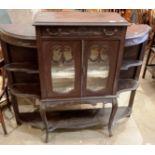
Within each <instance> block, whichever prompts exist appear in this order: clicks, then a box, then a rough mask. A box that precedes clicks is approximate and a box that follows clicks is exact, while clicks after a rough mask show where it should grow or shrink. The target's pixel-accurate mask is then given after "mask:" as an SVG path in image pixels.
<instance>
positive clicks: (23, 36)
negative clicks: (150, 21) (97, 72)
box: [0, 24, 150, 47]
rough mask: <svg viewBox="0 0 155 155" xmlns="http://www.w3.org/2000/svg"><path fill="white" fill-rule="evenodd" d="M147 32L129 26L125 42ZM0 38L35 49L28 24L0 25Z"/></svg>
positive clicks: (144, 29) (141, 28)
mask: <svg viewBox="0 0 155 155" xmlns="http://www.w3.org/2000/svg"><path fill="white" fill-rule="evenodd" d="M149 31H150V27H149V26H148V25H144V24H139V25H136V24H131V25H129V26H128V28H127V32H126V37H125V42H126V43H127V42H129V41H130V42H132V40H133V39H137V38H142V37H145V36H146V35H148V32H149ZM0 36H1V39H3V40H4V41H6V42H9V43H12V44H17V45H20V44H21V46H22V43H23V46H31V47H36V33H35V28H34V26H32V25H30V24H19V25H17V24H5V25H3V24H1V25H0ZM14 40H15V41H14ZM24 43H25V44H24Z"/></svg>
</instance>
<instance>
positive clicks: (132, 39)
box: [0, 12, 150, 142]
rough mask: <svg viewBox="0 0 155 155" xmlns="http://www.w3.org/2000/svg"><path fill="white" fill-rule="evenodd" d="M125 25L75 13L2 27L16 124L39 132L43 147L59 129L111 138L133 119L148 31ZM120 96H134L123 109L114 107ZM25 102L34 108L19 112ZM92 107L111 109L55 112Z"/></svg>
mask: <svg viewBox="0 0 155 155" xmlns="http://www.w3.org/2000/svg"><path fill="white" fill-rule="evenodd" d="M75 17H76V18H75ZM127 25H128V23H127V22H126V21H125V20H124V19H123V18H122V17H120V15H118V14H116V13H80V12H57V13H52V12H43V13H39V14H38V15H37V16H36V17H35V19H34V23H33V26H32V25H20V24H19V25H18V24H9V25H0V41H1V46H2V51H3V55H4V59H5V66H4V68H5V70H6V73H7V78H8V88H9V90H10V98H11V102H12V105H13V109H14V112H15V118H16V120H17V123H18V124H21V123H23V122H30V124H33V126H35V127H37V128H44V129H45V131H46V137H45V141H46V142H47V141H48V133H49V132H51V131H53V130H55V129H61V128H63V129H64V128H70V129H78V128H86V127H91V126H97V125H102V126H104V125H106V126H108V132H109V136H112V131H111V128H112V125H113V123H114V122H116V121H117V120H119V119H121V118H124V117H129V116H130V114H131V111H132V107H133V103H134V102H133V101H134V97H135V93H136V89H137V87H138V78H139V75H140V70H141V66H142V62H143V58H144V51H145V45H146V42H147V38H148V33H149V31H150V28H149V26H147V25H135V24H134V25H129V26H128V28H127ZM126 30H127V31H126ZM125 91H131V95H130V99H129V103H128V106H121V107H119V106H118V102H117V97H118V96H119V94H120V93H121V92H125ZM23 97H24V98H25V97H26V98H27V97H28V98H33V100H34V103H33V105H32V106H34V109H30V110H29V111H28V112H23V111H20V103H19V100H18V99H19V98H23ZM96 103H103V104H105V103H111V104H112V107H108V108H107V107H104V106H103V107H102V106H101V107H100V108H98V107H94V108H92V109H75V110H73V111H69V110H66V109H64V110H63V112H62V111H56V112H54V111H53V109H52V108H55V107H56V108H57V107H59V106H60V107H61V106H62V107H61V108H63V106H64V105H67V106H71V105H75V104H78V105H80V107H81V104H88V105H93V106H94V105H96ZM31 104H32V103H31ZM88 107H89V106H88ZM91 107H92V106H91ZM51 110H52V111H51Z"/></svg>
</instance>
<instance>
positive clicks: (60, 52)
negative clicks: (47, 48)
mask: <svg viewBox="0 0 155 155" xmlns="http://www.w3.org/2000/svg"><path fill="white" fill-rule="evenodd" d="M51 65H52V66H51V78H52V87H53V91H54V92H58V93H68V92H70V91H72V90H73V89H74V79H75V68H74V60H73V56H72V49H71V47H70V46H61V45H58V46H53V48H52V62H51Z"/></svg>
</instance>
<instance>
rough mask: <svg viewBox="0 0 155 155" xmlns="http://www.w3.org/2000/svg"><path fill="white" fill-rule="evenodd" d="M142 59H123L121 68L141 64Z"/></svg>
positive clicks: (124, 68)
mask: <svg viewBox="0 0 155 155" xmlns="http://www.w3.org/2000/svg"><path fill="white" fill-rule="evenodd" d="M142 63H143V61H141V60H124V61H123V63H122V66H121V70H128V69H129V68H131V67H137V66H141V65H142Z"/></svg>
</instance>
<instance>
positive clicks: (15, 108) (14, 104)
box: [11, 94, 21, 125]
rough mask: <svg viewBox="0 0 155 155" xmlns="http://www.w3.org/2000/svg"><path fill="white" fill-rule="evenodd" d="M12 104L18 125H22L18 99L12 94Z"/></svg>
mask: <svg viewBox="0 0 155 155" xmlns="http://www.w3.org/2000/svg"><path fill="white" fill-rule="evenodd" d="M11 102H12V106H13V110H14V113H15V119H16V122H17V125H21V121H20V119H19V118H20V114H19V109H18V103H17V97H16V96H14V95H13V94H11Z"/></svg>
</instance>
